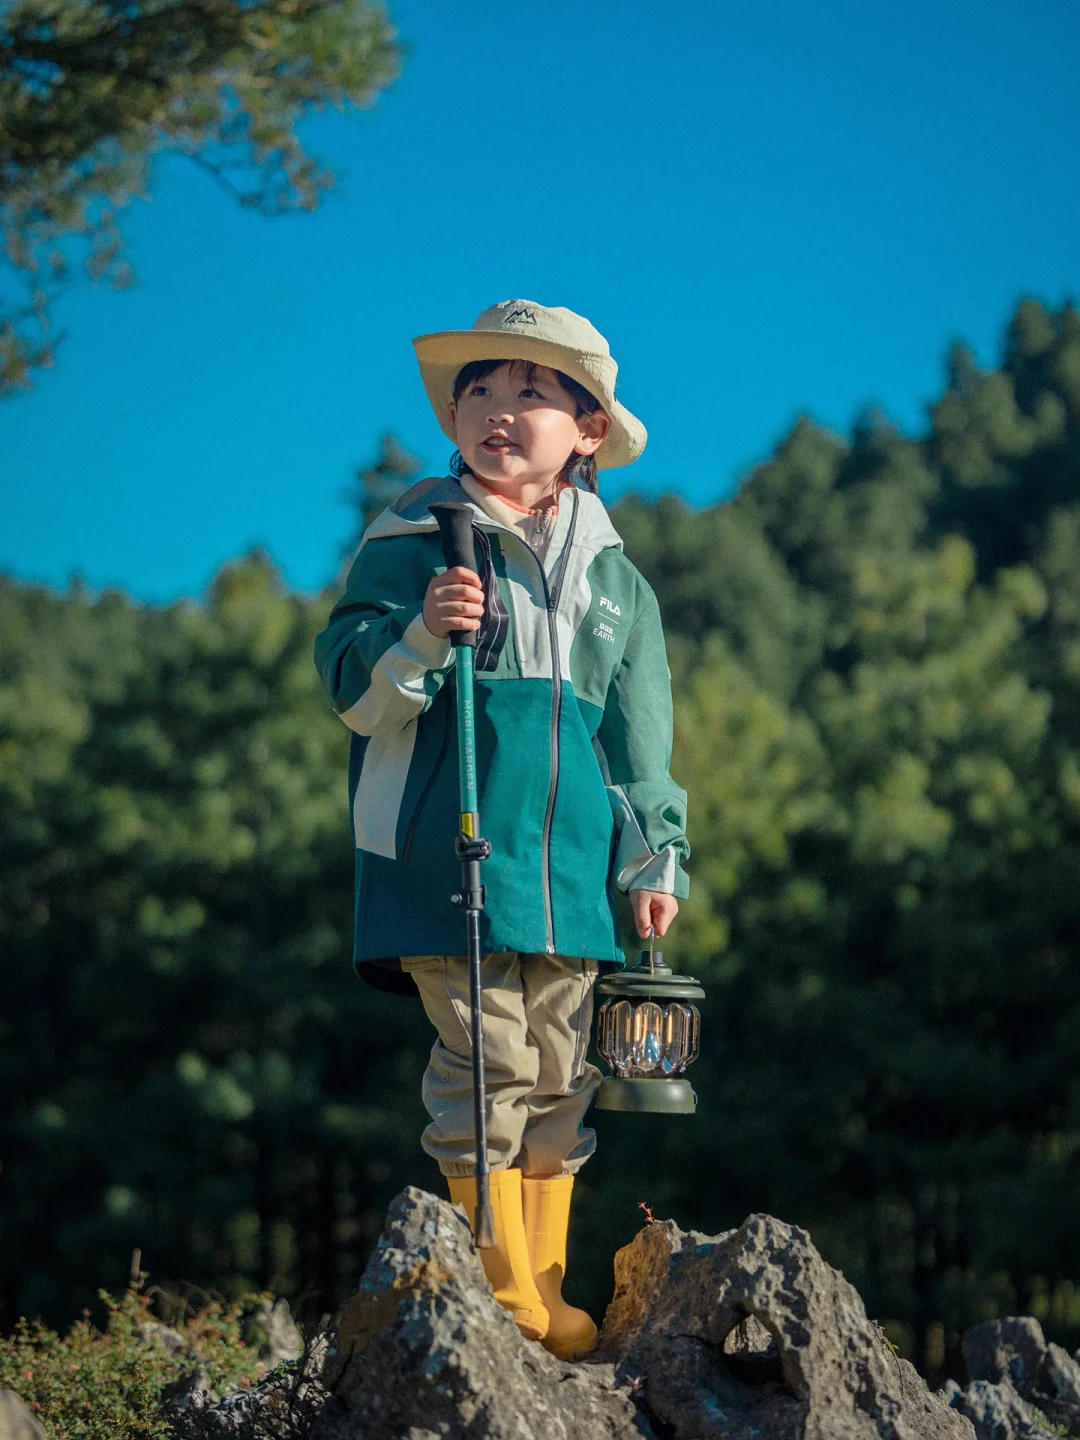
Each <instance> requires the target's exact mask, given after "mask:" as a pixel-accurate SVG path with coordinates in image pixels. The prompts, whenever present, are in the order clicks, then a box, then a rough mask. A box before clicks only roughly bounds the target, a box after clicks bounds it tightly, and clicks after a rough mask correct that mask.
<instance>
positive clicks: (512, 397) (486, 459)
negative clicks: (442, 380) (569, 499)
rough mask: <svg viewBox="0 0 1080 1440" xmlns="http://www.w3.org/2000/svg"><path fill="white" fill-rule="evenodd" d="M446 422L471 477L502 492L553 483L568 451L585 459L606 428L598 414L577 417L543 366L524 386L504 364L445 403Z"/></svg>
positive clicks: (517, 372) (519, 372)
mask: <svg viewBox="0 0 1080 1440" xmlns="http://www.w3.org/2000/svg"><path fill="white" fill-rule="evenodd" d="M511 367H513V368H511ZM450 418H451V420H452V421H453V423H454V428H455V432H456V434H455V438H456V439H457V446H458V449H459V450H460V451H461V454H462V458H463V459H464V460H465V462H466V464H467V465H468V466H469V468H470V470H472V472H473V474H474V475H479V476H480V477H481V478H482V479H484V480H489V481H491V482H493V483H494V484H496V485H497V486H499V488H501V489H507V490H512V489H513V488H514V486H516V485H524V484H535V483H537V482H538V481H553V480H554V478H555V476H556V475H557V474H558V473H559V471H560V470H561V469H562V467H563V466H564V465H565V464H566V461H567V459H568V458H569V456H570V453H571V452H572V451H574V450H576V451H577V452H578V454H580V455H591V454H592V453H593V451H594V450H595V449H596V447H597V446H598V445H599V444H600V442H601V440H603V438H604V436H605V435H606V434H607V429H608V426H609V424H610V423H611V422H610V421H609V419H608V417H607V415H605V414H604V412H603V411H602V410H598V411H597V412H596V413H595V414H594V415H581V416H579V415H578V414H577V404H576V402H575V400H574V398H573V396H572V395H569V394H567V392H566V391H565V390H564V389H563V388H562V386H561V385H560V384H559V382H558V380H557V379H556V376H555V372H554V370H549V369H548V367H547V366H546V365H538V366H537V367H536V372H535V374H534V375H533V378H532V381H531V383H530V382H527V381H526V379H525V374H524V367H523V366H522V365H521V364H515V363H514V362H512V361H509V360H508V361H507V362H506V364H505V365H500V366H499V368H498V370H494V371H492V373H491V374H490V375H485V376H484V378H483V379H482V380H476V381H474V382H473V384H471V385H469V386H468V387H467V388H466V389H465V390H464V391H463V392H462V395H461V397H460V399H459V400H458V401H457V403H456V404H451V407H450Z"/></svg>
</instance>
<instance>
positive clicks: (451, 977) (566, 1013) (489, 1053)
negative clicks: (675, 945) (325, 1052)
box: [401, 952, 600, 1175]
mask: <svg viewBox="0 0 1080 1440" xmlns="http://www.w3.org/2000/svg"><path fill="white" fill-rule="evenodd" d="M401 968H402V969H403V970H405V971H407V972H408V973H409V974H410V975H411V976H412V978H413V979H414V980H415V981H416V985H417V988H418V989H419V991H420V998H421V1000H422V1001H423V1002H424V1009H425V1010H426V1011H427V1015H428V1019H429V1020H430V1021H431V1023H432V1024H433V1025H434V1026H435V1029H436V1030H437V1031H438V1035H439V1038H438V1039H437V1040H436V1041H435V1044H434V1045H433V1046H432V1050H431V1060H430V1062H429V1063H428V1068H427V1070H426V1072H425V1074H424V1088H423V1096H424V1105H425V1107H426V1109H427V1112H428V1114H429V1115H430V1116H431V1124H430V1125H429V1126H428V1127H427V1129H426V1130H425V1131H424V1134H423V1136H422V1138H421V1142H420V1143H421V1144H422V1145H423V1147H424V1149H425V1150H426V1151H427V1153H428V1154H429V1155H431V1156H433V1157H434V1159H436V1160H437V1161H438V1162H439V1169H440V1170H441V1171H442V1173H443V1174H444V1175H472V1174H474V1173H475V1170H476V1151H475V1147H474V1144H473V1098H472V1043H471V1041H470V1031H469V968H468V962H467V960H466V959H465V957H464V956H462V955H403V956H402V957H401ZM597 971H598V967H597V962H596V961H595V960H585V959H581V958H580V957H578V956H573V955H569V956H568V955H519V954H517V953H516V952H504V953H501V954H494V955H485V956H483V958H482V960H481V966H480V974H481V979H482V981H483V997H482V1002H481V1009H482V1011H483V1016H484V1073H485V1076H486V1079H487V1102H488V1105H487V1143H488V1158H489V1163H490V1165H491V1168H492V1170H503V1169H506V1168H507V1167H508V1166H511V1165H512V1166H517V1167H519V1168H520V1169H521V1170H523V1171H524V1172H525V1174H526V1175H573V1174H574V1173H575V1172H576V1171H578V1170H579V1169H580V1168H581V1166H582V1165H584V1163H585V1161H586V1160H587V1159H588V1158H589V1156H590V1155H591V1154H592V1153H593V1151H594V1150H595V1149H596V1134H595V1132H594V1131H592V1130H589V1129H587V1128H586V1126H585V1125H583V1124H582V1118H583V1116H584V1114H585V1111H586V1110H587V1109H588V1107H589V1103H590V1101H591V1100H592V1098H593V1095H594V1094H595V1092H596V1088H597V1086H598V1085H599V1084H600V1072H599V1070H597V1069H596V1067H595V1066H594V1065H590V1064H589V1063H588V1061H587V1060H586V1059H585V1052H586V1050H587V1049H588V1044H589V1031H590V1028H591V1026H592V1013H593V986H594V984H595V983H596V976H597Z"/></svg>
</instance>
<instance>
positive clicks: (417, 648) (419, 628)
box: [401, 610, 454, 670]
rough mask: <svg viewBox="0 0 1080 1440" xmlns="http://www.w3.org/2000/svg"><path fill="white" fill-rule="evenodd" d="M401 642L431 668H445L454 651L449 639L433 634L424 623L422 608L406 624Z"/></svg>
mask: <svg viewBox="0 0 1080 1440" xmlns="http://www.w3.org/2000/svg"><path fill="white" fill-rule="evenodd" d="M401 643H402V644H403V645H406V646H407V647H408V649H409V650H410V651H411V652H412V654H413V655H414V656H417V657H418V658H419V659H420V660H422V661H423V662H424V664H425V665H427V666H428V668H429V669H431V670H445V668H446V667H447V665H449V664H450V660H451V657H452V656H453V653H454V647H453V646H452V645H451V644H450V641H449V640H446V639H440V637H439V636H438V635H433V634H432V633H431V631H430V630H429V629H428V628H427V626H426V625H425V624H424V612H423V610H421V611H420V614H419V615H417V616H416V618H415V619H413V620H410V621H409V623H408V625H406V627H405V631H404V633H403V634H402V637H401Z"/></svg>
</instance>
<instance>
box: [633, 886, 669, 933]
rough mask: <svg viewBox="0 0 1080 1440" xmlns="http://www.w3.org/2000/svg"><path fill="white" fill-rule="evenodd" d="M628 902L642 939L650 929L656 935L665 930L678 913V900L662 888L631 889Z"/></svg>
mask: <svg viewBox="0 0 1080 1440" xmlns="http://www.w3.org/2000/svg"><path fill="white" fill-rule="evenodd" d="M630 903H631V905H632V906H633V907H634V924H635V925H636V926H637V932H638V934H639V935H640V936H641V938H642V939H643V940H644V939H645V938H646V937H647V936H648V933H649V931H650V930H655V931H656V933H657V935H663V934H665V933H666V932H667V927H668V926H669V925H670V924H671V922H672V920H674V919H675V916H676V915H677V914H678V913H679V902H678V901H677V900H676V899H675V896H674V895H666V894H664V892H663V891H662V890H631V891H630Z"/></svg>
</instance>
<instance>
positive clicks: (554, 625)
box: [535, 490, 578, 955]
mask: <svg viewBox="0 0 1080 1440" xmlns="http://www.w3.org/2000/svg"><path fill="white" fill-rule="evenodd" d="M573 505H574V508H573V510H572V511H571V513H570V528H569V530H568V531H567V535H566V540H565V542H564V544H563V548H562V553H561V555H560V556H559V573H558V575H557V577H556V580H555V586H554V589H552V588H551V587H549V585H548V579H547V575H546V574H545V572H544V566H543V564H542V563H541V560H540V557H539V556H538V555H537V556H535V559H536V563H537V565H539V566H540V579H541V581H542V582H543V586H544V600H545V603H546V605H547V620H548V638H549V640H550V642H551V782H550V784H549V785H548V798H547V809H546V810H545V812H544V829H543V833H542V837H541V842H540V847H541V848H540V874H541V879H542V882H543V887H544V926H545V930H546V935H547V953H548V954H549V955H554V954H555V917H554V912H553V909H552V903H551V822H552V818H553V816H554V814H555V791H556V789H557V788H558V784H559V717H560V715H561V714H562V661H561V659H560V656H559V627H558V622H557V611H558V608H559V597H560V595H561V594H562V587H563V577H564V576H565V574H566V567H567V566H568V565H569V563H570V551H571V547H572V546H573V543H574V530H575V528H576V527H577V517H578V499H577V491H576V490H575V491H574V492H573Z"/></svg>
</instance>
